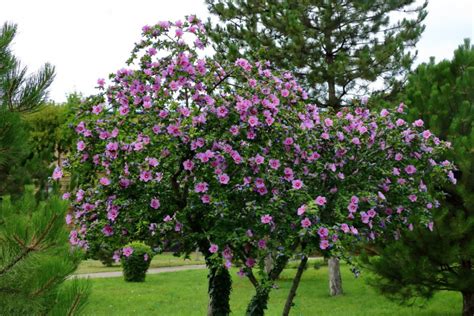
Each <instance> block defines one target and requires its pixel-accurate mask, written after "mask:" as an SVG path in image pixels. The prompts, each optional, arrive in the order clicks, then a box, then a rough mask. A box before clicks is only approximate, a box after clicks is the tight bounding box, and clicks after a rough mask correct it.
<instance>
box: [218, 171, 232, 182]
mask: <svg viewBox="0 0 474 316" xmlns="http://www.w3.org/2000/svg"><path fill="white" fill-rule="evenodd" d="M229 180H230V178H229V176H228V175H227V174H225V173H223V174H221V175H219V182H220V183H221V184H227V183H229Z"/></svg>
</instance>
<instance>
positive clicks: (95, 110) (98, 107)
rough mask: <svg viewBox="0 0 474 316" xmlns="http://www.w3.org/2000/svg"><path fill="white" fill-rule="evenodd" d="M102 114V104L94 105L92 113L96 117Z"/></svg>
mask: <svg viewBox="0 0 474 316" xmlns="http://www.w3.org/2000/svg"><path fill="white" fill-rule="evenodd" d="M100 112H102V106H101V105H100V104H99V105H94V106H93V107H92V113H94V114H95V115H98V114H100Z"/></svg>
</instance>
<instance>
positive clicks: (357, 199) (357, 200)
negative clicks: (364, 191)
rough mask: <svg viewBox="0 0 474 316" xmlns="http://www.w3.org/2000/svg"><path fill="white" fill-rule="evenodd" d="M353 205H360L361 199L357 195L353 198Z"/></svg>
mask: <svg viewBox="0 0 474 316" xmlns="http://www.w3.org/2000/svg"><path fill="white" fill-rule="evenodd" d="M351 203H353V204H357V203H359V198H358V197H357V196H355V195H353V196H351Z"/></svg>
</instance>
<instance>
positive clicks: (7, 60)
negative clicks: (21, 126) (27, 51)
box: [0, 23, 54, 112]
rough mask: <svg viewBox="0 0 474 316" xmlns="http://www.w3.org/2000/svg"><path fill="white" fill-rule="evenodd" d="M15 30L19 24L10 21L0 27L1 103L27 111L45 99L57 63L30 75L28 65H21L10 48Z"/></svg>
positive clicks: (11, 109) (0, 104)
mask: <svg viewBox="0 0 474 316" xmlns="http://www.w3.org/2000/svg"><path fill="white" fill-rule="evenodd" d="M16 31H17V27H16V25H15V24H8V23H5V24H4V25H3V27H2V28H1V29H0V106H2V107H7V108H8V109H9V110H10V111H16V112H27V111H32V110H34V109H35V108H37V107H38V106H39V105H40V104H42V103H43V102H44V101H45V99H46V97H47V89H48V88H49V86H50V85H51V83H52V82H53V79H54V67H53V66H51V65H50V64H45V65H44V66H43V67H42V68H41V69H40V70H39V71H38V72H37V73H36V74H33V75H28V74H27V72H28V69H27V67H25V66H22V65H21V63H20V61H19V60H18V59H17V58H16V57H15V56H14V55H13V53H12V51H11V48H10V45H11V43H12V41H13V39H14V38H15V35H16Z"/></svg>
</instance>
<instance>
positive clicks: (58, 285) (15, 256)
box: [0, 188, 89, 315]
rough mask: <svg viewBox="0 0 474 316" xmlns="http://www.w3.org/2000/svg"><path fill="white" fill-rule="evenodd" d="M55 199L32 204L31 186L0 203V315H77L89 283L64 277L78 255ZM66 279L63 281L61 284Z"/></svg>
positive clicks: (62, 209)
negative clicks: (15, 199)
mask: <svg viewBox="0 0 474 316" xmlns="http://www.w3.org/2000/svg"><path fill="white" fill-rule="evenodd" d="M66 208H67V206H66V204H65V202H64V201H61V200H60V199H59V198H51V199H49V200H47V201H45V202H42V203H39V204H38V203H37V202H36V200H35V198H34V194H33V189H32V188H30V189H27V190H26V191H25V194H24V196H23V197H22V199H20V200H18V201H16V202H12V201H11V200H10V198H9V197H5V198H4V199H3V201H2V202H1V204H0V315H77V314H78V313H79V311H80V310H81V309H82V307H83V306H84V304H85V301H86V299H87V296H88V293H89V287H88V283H87V282H84V281H82V280H81V281H80V280H76V279H75V280H70V281H66V278H67V277H68V276H69V275H70V274H71V273H73V272H74V271H75V270H76V268H77V265H78V264H79V261H80V259H81V254H80V253H79V252H78V251H72V250H71V249H70V247H69V243H68V230H67V228H66V226H65V224H64V215H65V213H66ZM65 281H66V282H65Z"/></svg>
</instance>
